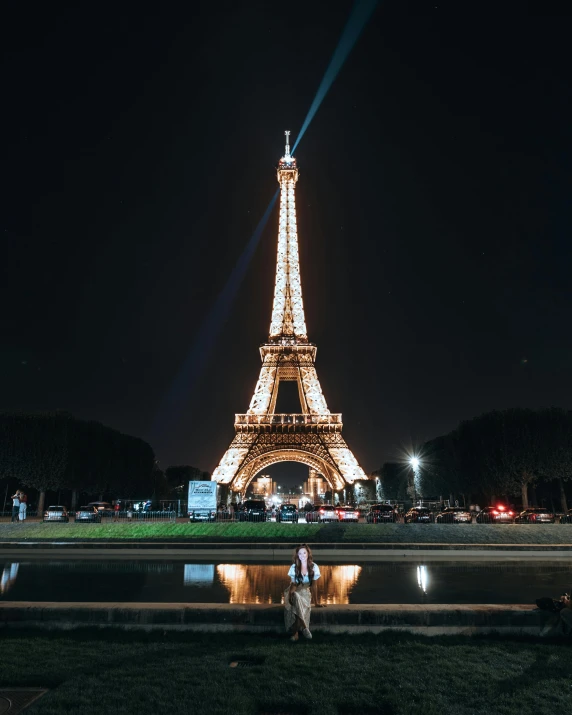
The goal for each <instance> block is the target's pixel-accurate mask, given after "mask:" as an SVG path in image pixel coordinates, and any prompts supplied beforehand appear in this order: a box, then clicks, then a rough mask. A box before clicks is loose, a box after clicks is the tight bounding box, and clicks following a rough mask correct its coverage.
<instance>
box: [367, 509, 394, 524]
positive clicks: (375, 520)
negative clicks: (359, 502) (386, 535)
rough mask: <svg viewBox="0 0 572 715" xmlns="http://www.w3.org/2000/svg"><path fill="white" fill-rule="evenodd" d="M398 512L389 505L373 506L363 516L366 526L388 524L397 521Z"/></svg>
mask: <svg viewBox="0 0 572 715" xmlns="http://www.w3.org/2000/svg"><path fill="white" fill-rule="evenodd" d="M397 515H398V511H397V509H396V508H395V507H394V506H391V504H374V505H373V506H372V507H371V508H370V510H369V511H368V513H367V514H366V515H365V520H366V521H367V523H368V524H386V523H387V524H389V523H393V522H395V521H397Z"/></svg>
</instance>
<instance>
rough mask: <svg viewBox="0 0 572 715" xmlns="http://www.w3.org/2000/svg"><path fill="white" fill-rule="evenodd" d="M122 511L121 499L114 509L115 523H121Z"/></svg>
mask: <svg viewBox="0 0 572 715" xmlns="http://www.w3.org/2000/svg"><path fill="white" fill-rule="evenodd" d="M120 509H121V503H120V501H119V499H118V500H117V501H116V502H115V506H114V507H113V521H119V510H120Z"/></svg>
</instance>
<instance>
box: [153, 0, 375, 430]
mask: <svg viewBox="0 0 572 715" xmlns="http://www.w3.org/2000/svg"><path fill="white" fill-rule="evenodd" d="M377 2H378V0H356V2H355V4H354V6H353V8H352V12H351V14H350V16H349V18H348V21H347V23H346V26H345V28H344V31H343V32H342V36H341V37H340V41H339V42H338V45H337V47H336V49H335V51H334V54H333V56H332V59H331V61H330V64H329V65H328V68H327V70H326V73H325V75H324V78H323V79H322V82H321V83H320V86H319V87H318V91H317V93H316V96H315V98H314V101H313V102H312V105H311V107H310V110H309V111H308V114H307V115H306V119H305V120H304V123H303V125H302V129H301V130H300V133H299V134H298V137H297V139H296V143H295V144H294V149H293V150H292V154H293V153H294V151H295V149H296V147H297V146H298V144H299V143H300V140H301V139H302V137H303V136H304V133H305V132H306V129H307V128H308V127H309V126H310V122H311V121H312V119H313V118H314V115H315V114H316V112H317V111H318V108H319V107H320V104H321V103H322V101H323V99H324V97H325V96H326V94H327V93H328V90H329V89H330V87H331V86H332V83H333V81H334V80H335V78H336V77H337V75H338V73H339V71H340V69H341V67H342V65H343V64H344V62H345V61H346V58H347V56H348V55H349V53H350V52H351V50H352V49H353V47H354V45H355V43H356V41H357V39H358V38H359V36H360V34H361V32H362V30H363V28H364V27H365V25H366V23H367V21H368V20H369V18H370V17H371V15H372V13H373V11H374V10H375V7H376V5H377ZM279 191H280V189H278V190H277V191H276V193H275V194H274V197H273V198H272V200H271V202H270V203H269V205H268V207H267V209H266V211H265V212H264V215H263V216H262V218H261V219H260V221H259V223H258V226H257V227H256V229H255V231H254V233H253V234H252V236H251V238H250V241H249V242H248V243H247V245H246V247H245V248H244V250H243V252H242V254H241V256H240V258H239V259H238V262H237V264H236V266H235V267H234V269H233V271H232V273H231V275H230V277H229V279H228V281H227V282H226V285H225V287H224V288H223V290H222V291H221V293H220V294H219V296H218V298H217V300H216V302H215V304H214V306H213V307H212V309H211V311H210V312H209V314H208V315H207V317H206V318H205V319H204V321H203V323H202V325H201V328H200V331H199V334H198V335H197V337H196V339H195V341H194V344H193V347H192V348H191V350H190V352H189V354H188V355H187V358H186V360H185V362H184V363H183V365H182V366H181V367H180V369H179V371H178V373H177V376H176V377H175V379H174V381H173V384H172V385H171V388H170V389H169V392H168V393H167V394H166V395H165V397H164V399H163V400H162V402H161V405H160V408H159V410H158V413H157V415H156V417H155V420H154V424H153V427H152V430H151V431H152V434H153V435H155V437H157V436H158V435H159V434H164V433H165V432H166V431H167V430H168V426H169V425H168V423H170V422H171V421H172V419H173V418H174V417H175V416H176V413H178V412H179V411H181V410H182V409H183V408H184V407H185V406H186V405H187V404H188V400H189V397H190V394H191V392H192V390H193V388H194V386H195V384H196V382H197V381H198V379H199V377H200V375H201V373H202V371H203V368H204V366H205V364H206V362H207V361H208V360H209V358H210V354H211V352H212V349H213V346H214V344H215V341H216V338H217V337H218V335H219V333H220V332H221V330H222V328H223V326H224V324H225V322H226V320H227V318H228V315H229V313H230V310H231V307H232V304H233V302H234V299H235V297H236V294H237V293H238V289H239V288H240V285H241V283H242V281H243V279H244V276H245V274H246V271H247V269H248V266H249V264H250V260H251V258H252V256H253V255H254V252H255V250H256V247H257V245H258V241H259V240H260V236H261V234H262V232H263V231H264V228H265V227H266V224H267V222H268V219H269V217H270V214H271V213H272V209H273V208H274V204H275V203H276V199H277V198H278V193H279Z"/></svg>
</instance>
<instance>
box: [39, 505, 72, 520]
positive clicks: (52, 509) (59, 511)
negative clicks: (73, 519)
mask: <svg viewBox="0 0 572 715" xmlns="http://www.w3.org/2000/svg"><path fill="white" fill-rule="evenodd" d="M69 520H70V517H69V514H68V510H67V509H66V508H65V506H49V507H48V508H47V509H46V511H45V512H44V518H43V521H65V522H66V523H67V522H68V521H69Z"/></svg>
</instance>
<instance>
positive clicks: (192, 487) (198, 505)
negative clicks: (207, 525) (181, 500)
mask: <svg viewBox="0 0 572 715" xmlns="http://www.w3.org/2000/svg"><path fill="white" fill-rule="evenodd" d="M217 486H218V484H217V483H216V482H189V501H188V511H189V519H190V520H191V521H214V520H215V519H216V497H217V493H216V490H217Z"/></svg>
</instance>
